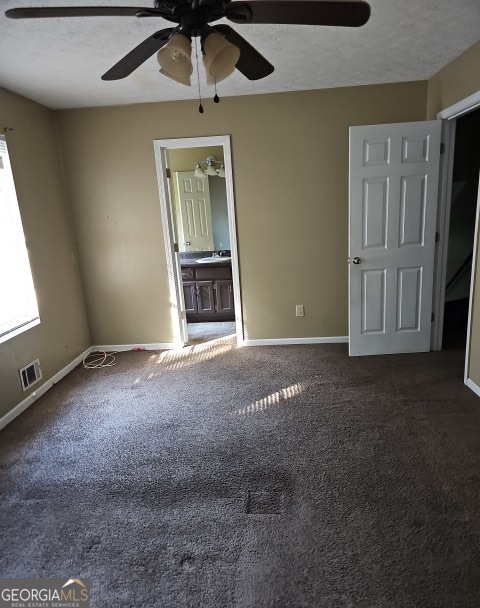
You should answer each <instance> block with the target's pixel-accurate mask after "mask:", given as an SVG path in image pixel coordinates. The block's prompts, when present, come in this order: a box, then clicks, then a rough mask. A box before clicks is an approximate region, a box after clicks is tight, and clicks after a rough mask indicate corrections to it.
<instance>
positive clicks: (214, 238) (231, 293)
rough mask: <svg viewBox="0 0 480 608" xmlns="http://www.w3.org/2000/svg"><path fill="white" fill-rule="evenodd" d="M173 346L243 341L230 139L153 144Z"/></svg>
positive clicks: (217, 138) (200, 139) (171, 141)
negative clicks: (220, 341)
mask: <svg viewBox="0 0 480 608" xmlns="http://www.w3.org/2000/svg"><path fill="white" fill-rule="evenodd" d="M154 145H155V158H156V164H157V177H158V183H159V191H160V203H161V205H160V207H161V212H162V220H163V230H164V238H165V248H166V258H167V272H168V277H169V287H170V295H171V318H172V328H173V333H174V336H175V343H177V344H178V345H179V346H180V345H181V346H185V345H198V344H200V343H204V342H211V341H215V340H222V341H223V340H233V341H235V340H236V342H237V344H241V343H242V342H243V326H242V314H241V293H240V281H239V271H238V252H237V240H236V225H235V205H234V197H233V178H232V170H231V155H230V138H229V137H228V136H215V137H200V138H186V139H175V140H157V141H155V142H154Z"/></svg>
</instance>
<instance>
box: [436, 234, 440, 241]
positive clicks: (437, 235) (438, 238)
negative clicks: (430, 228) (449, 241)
mask: <svg viewBox="0 0 480 608" xmlns="http://www.w3.org/2000/svg"><path fill="white" fill-rule="evenodd" d="M439 240H440V233H439V232H435V243H438V241H439Z"/></svg>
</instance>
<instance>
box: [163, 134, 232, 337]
mask: <svg viewBox="0 0 480 608" xmlns="http://www.w3.org/2000/svg"><path fill="white" fill-rule="evenodd" d="M153 144H154V151H155V163H156V167H157V178H158V189H159V194H160V211H161V214H162V223H163V235H164V240H165V253H166V258H167V273H168V285H169V289H170V303H171V319H172V327H173V330H174V334H175V340H176V344H178V345H179V346H184V345H185V343H186V342H187V339H188V335H187V327H186V318H185V314H184V312H185V302H184V298H183V289H182V288H181V277H182V274H181V269H180V265H179V260H178V256H176V255H175V241H174V235H175V230H174V213H173V204H172V197H173V187H171V186H170V181H171V180H169V179H168V178H167V171H166V169H167V151H168V150H174V149H182V148H204V147H206V146H222V147H223V157H224V165H225V186H226V193H227V210H228V228H229V232H230V250H231V257H232V282H233V296H234V304H235V324H236V333H237V344H238V345H239V346H241V345H243V343H244V336H243V316H242V301H241V291H240V273H239V265H238V250H237V229H236V222H235V198H234V193H233V172H232V156H231V148H230V136H229V135H216V136H211V137H186V138H182V139H156V140H154V142H153Z"/></svg>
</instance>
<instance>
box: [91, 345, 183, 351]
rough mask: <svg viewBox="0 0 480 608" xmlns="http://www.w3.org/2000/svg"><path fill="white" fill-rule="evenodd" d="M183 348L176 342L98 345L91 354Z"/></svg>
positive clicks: (92, 349) (92, 348)
mask: <svg viewBox="0 0 480 608" xmlns="http://www.w3.org/2000/svg"><path fill="white" fill-rule="evenodd" d="M174 348H183V344H180V343H177V344H175V343H174V342H152V343H150V344H97V345H95V346H92V347H91V348H90V351H89V352H91V353H95V352H100V353H123V352H126V351H129V350H172V349H174Z"/></svg>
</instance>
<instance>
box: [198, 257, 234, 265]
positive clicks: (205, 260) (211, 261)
mask: <svg viewBox="0 0 480 608" xmlns="http://www.w3.org/2000/svg"><path fill="white" fill-rule="evenodd" d="M231 259H232V258H229V257H227V256H222V257H215V258H214V257H209V258H199V259H198V260H195V261H196V262H198V263H199V264H218V263H219V262H229V261H230V260H231Z"/></svg>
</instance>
